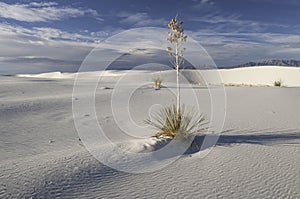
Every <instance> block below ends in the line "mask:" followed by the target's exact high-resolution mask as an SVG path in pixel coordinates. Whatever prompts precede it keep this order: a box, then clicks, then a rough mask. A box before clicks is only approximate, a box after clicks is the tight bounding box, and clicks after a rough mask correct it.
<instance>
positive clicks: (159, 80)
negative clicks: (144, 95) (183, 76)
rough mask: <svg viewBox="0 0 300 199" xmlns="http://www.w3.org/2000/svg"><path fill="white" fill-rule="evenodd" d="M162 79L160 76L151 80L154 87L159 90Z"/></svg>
mask: <svg viewBox="0 0 300 199" xmlns="http://www.w3.org/2000/svg"><path fill="white" fill-rule="evenodd" d="M162 81H163V80H162V79H161V78H160V77H157V78H154V79H153V82H154V88H155V89H157V90H159V89H160V88H161V83H162Z"/></svg>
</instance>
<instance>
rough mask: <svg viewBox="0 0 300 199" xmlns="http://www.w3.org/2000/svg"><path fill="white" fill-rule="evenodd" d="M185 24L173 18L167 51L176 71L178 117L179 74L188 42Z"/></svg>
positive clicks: (178, 111) (170, 24)
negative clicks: (185, 44)
mask: <svg viewBox="0 0 300 199" xmlns="http://www.w3.org/2000/svg"><path fill="white" fill-rule="evenodd" d="M182 25H183V22H182V21H181V22H179V21H177V16H176V17H175V18H173V19H172V20H171V21H170V23H169V24H168V27H169V29H170V30H169V32H168V38H167V40H168V41H169V42H170V44H171V46H169V47H167V51H168V52H169V55H170V57H171V59H170V62H171V64H172V65H173V66H174V68H175V70H176V85H177V86H176V87H177V96H176V98H177V99H176V109H177V113H176V115H179V114H180V82H179V72H180V66H181V65H182V64H184V59H183V51H184V50H185V48H184V47H183V44H184V43H185V42H186V39H187V36H186V35H185V34H184V30H183V28H182Z"/></svg>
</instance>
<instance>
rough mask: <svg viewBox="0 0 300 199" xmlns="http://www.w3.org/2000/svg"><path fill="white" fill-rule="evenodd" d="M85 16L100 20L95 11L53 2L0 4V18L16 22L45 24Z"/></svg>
mask: <svg viewBox="0 0 300 199" xmlns="http://www.w3.org/2000/svg"><path fill="white" fill-rule="evenodd" d="M85 15H90V16H92V17H94V18H96V19H97V20H102V19H101V18H100V16H99V14H98V13H97V11H95V10H92V9H77V8H72V7H59V6H58V4H57V3H55V2H47V3H45V2H44V3H43V2H40V3H37V2H32V3H29V4H6V3H3V2H0V17H3V18H10V19H15V20H18V21H26V22H47V21H56V20H61V19H64V18H71V17H81V16H85Z"/></svg>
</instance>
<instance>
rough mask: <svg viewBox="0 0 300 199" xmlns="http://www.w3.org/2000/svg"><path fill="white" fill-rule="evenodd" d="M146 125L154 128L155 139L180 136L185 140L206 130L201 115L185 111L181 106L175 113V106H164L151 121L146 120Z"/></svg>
mask: <svg viewBox="0 0 300 199" xmlns="http://www.w3.org/2000/svg"><path fill="white" fill-rule="evenodd" d="M145 123H146V124H148V125H150V126H152V127H154V128H155V129H157V130H158V132H157V133H156V134H155V135H154V137H156V138H163V137H169V138H174V137H175V136H180V137H183V138H185V139H187V138H190V137H192V136H196V135H200V134H203V133H204V132H205V131H206V130H207V129H208V128H207V127H206V125H207V124H208V123H207V122H205V118H204V116H203V115H202V114H198V113H197V112H195V111H193V110H192V109H191V110H186V108H185V106H184V105H183V106H181V107H180V109H179V112H178V113H177V108H176V105H173V106H165V107H163V108H162V109H161V110H160V111H159V112H158V113H156V114H155V115H154V119H153V121H151V120H146V121H145Z"/></svg>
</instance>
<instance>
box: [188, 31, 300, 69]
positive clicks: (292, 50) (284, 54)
mask: <svg viewBox="0 0 300 199" xmlns="http://www.w3.org/2000/svg"><path fill="white" fill-rule="evenodd" d="M187 34H188V35H189V36H191V37H193V38H194V39H195V40H197V41H198V42H199V44H201V45H203V46H204V47H205V48H206V50H207V51H208V53H209V54H210V55H211V56H212V58H213V59H214V60H215V62H216V63H217V65H218V66H234V65H239V64H242V63H246V62H249V61H257V60H265V59H297V60H300V53H299V46H300V36H299V35H295V34H272V33H235V32H232V33H220V32H213V31H211V30H210V31H209V30H199V31H195V32H187Z"/></svg>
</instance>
